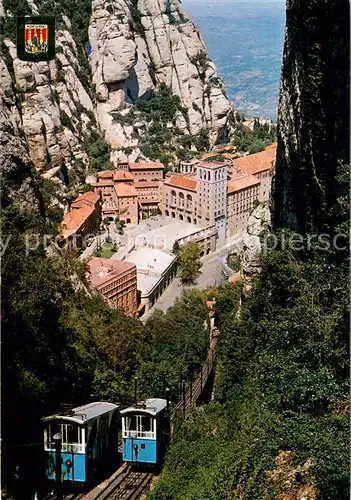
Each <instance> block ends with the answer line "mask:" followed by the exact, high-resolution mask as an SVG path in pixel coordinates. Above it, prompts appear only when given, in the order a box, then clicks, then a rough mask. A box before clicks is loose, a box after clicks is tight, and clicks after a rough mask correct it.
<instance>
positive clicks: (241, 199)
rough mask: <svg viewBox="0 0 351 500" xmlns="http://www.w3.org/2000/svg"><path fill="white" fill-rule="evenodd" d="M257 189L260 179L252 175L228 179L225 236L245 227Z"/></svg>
mask: <svg viewBox="0 0 351 500" xmlns="http://www.w3.org/2000/svg"><path fill="white" fill-rule="evenodd" d="M259 189H260V180H259V179H258V178H257V177H256V176H254V175H243V176H242V177H237V178H234V179H232V180H230V181H228V191H227V228H226V230H227V237H228V236H229V237H230V236H233V235H234V234H236V233H239V232H240V231H244V230H245V229H246V227H247V224H248V221H249V216H250V213H251V211H252V209H253V207H254V202H255V200H257V199H258V196H259Z"/></svg>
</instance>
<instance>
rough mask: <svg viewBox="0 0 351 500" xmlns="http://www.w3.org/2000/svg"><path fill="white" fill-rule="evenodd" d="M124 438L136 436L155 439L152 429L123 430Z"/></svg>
mask: <svg viewBox="0 0 351 500" xmlns="http://www.w3.org/2000/svg"><path fill="white" fill-rule="evenodd" d="M123 437H124V438H134V439H135V438H137V439H139V438H140V439H143V438H144V439H155V433H154V432H152V431H124V433H123Z"/></svg>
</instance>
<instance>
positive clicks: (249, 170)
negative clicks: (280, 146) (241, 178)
mask: <svg viewBox="0 0 351 500" xmlns="http://www.w3.org/2000/svg"><path fill="white" fill-rule="evenodd" d="M276 151H277V143H276V142H275V143H273V144H271V145H270V146H267V147H266V149H265V150H264V151H261V152H260V153H255V154H253V155H248V156H243V157H241V158H237V159H235V160H234V167H235V168H238V169H240V170H241V171H242V172H245V173H246V174H258V173H260V172H263V171H265V170H271V168H272V166H273V161H274V159H275V155H276Z"/></svg>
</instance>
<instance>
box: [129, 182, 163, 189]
mask: <svg viewBox="0 0 351 500" xmlns="http://www.w3.org/2000/svg"><path fill="white" fill-rule="evenodd" d="M134 186H135V187H136V189H138V188H143V187H159V186H160V183H159V181H150V182H149V181H135V182H134Z"/></svg>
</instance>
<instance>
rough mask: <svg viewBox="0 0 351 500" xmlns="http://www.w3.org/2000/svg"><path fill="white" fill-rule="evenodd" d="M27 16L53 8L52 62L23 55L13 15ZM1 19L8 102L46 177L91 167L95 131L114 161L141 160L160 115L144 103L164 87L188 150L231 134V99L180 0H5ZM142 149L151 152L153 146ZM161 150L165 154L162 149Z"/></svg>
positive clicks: (171, 121)
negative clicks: (194, 139) (197, 139)
mask: <svg viewBox="0 0 351 500" xmlns="http://www.w3.org/2000/svg"><path fill="white" fill-rule="evenodd" d="M24 14H33V15H34V14H55V17H56V28H57V29H56V59H55V60H54V61H50V62H48V63H46V62H41V63H28V62H22V61H19V59H18V58H17V57H16V47H15V44H14V41H15V40H14V37H13V35H14V30H13V28H14V26H15V25H14V22H13V19H14V18H13V16H15V15H24ZM0 16H3V17H4V18H5V22H4V24H5V38H4V43H3V46H2V51H1V63H0V64H1V66H0V78H1V81H0V85H1V87H2V89H3V93H4V99H5V100H6V103H7V106H10V107H11V108H12V110H13V112H14V113H15V114H17V115H19V117H18V120H19V121H20V122H21V128H22V130H23V133H24V135H25V137H26V140H27V142H28V146H29V151H30V156H31V159H32V161H33V163H34V166H35V168H36V169H37V170H38V171H39V172H41V173H44V174H45V175H46V176H49V177H50V176H53V175H59V174H60V172H62V170H63V169H65V168H66V167H67V168H68V169H70V167H72V165H74V164H75V159H77V158H78V159H82V160H83V161H84V162H85V163H88V162H89V157H87V156H86V155H85V153H84V151H85V150H86V147H85V146H86V143H87V141H88V142H89V137H90V136H91V134H92V133H93V132H94V131H98V132H99V133H100V134H101V135H102V136H103V137H104V138H105V139H106V141H107V142H108V144H109V145H110V151H111V159H112V160H117V159H119V158H120V157H121V154H122V153H123V151H124V153H125V152H127V154H130V155H131V156H132V159H135V158H136V157H137V156H138V155H140V150H139V149H138V147H139V146H140V144H141V143H144V145H145V144H146V143H147V142H148V139H149V136H150V134H149V129H150V127H152V126H154V125H155V123H154V122H155V121H156V122H157V121H158V122H159V121H160V120H159V116H157V114H156V117H155V112H153V107H152V105H150V107H149V108H151V112H150V109H149V108H147V109H146V106H145V103H146V104H148V103H150V102H151V103H152V102H153V98H154V96H155V95H156V96H157V92H158V91H159V89H160V85H161V86H162V84H164V86H163V89H167V92H168V97H167V96H166V97H167V98H168V101H167V98H165V97H164V96H165V92H164V95H162V96H161V97H162V98H163V101H162V102H163V106H164V110H163V111H164V114H163V116H162V122H163V123H162V127H163V128H164V129H170V128H172V127H173V128H174V127H176V128H175V130H176V131H177V133H176V134H175V135H174V137H175V138H176V139H177V138H178V139H179V141H181V142H182V143H183V145H184V141H185V143H186V144H187V146H188V147H189V148H194V146H196V142H195V143H194V144H193V143H192V142H191V140H190V142H189V140H188V141H187V140H186V139H184V137H186V136H188V137H189V136H190V134H191V135H192V136H198V137H200V138H204V137H206V140H207V139H208V140H209V141H210V142H211V143H212V144H214V143H217V142H219V141H221V140H222V139H225V138H226V136H227V134H228V127H227V125H228V117H229V116H230V105H229V103H228V100H227V98H226V96H225V93H224V91H223V89H222V83H221V80H220V79H219V77H218V75H217V73H216V68H215V66H214V64H213V63H212V62H211V61H210V60H209V58H208V55H207V52H206V48H205V46H204V44H203V41H202V39H201V36H200V33H199V31H198V30H197V29H196V27H195V26H194V25H193V24H192V22H191V21H190V20H189V18H188V17H187V16H186V14H185V13H184V12H183V11H182V10H181V9H180V7H179V5H178V1H170V0H167V1H165V0H139V1H135V0H106V1H105V0H92V2H91V1H90V0H87V2H84V1H83V2H81V3H77V2H76V1H74V0H73V1H72V2H60V3H59V4H57V3H52V2H51V0H31V1H30V2H28V4H27V3H26V0H21V1H20V0H4V4H3V5H1V6H0ZM161 88H162V87H161ZM143 103H144V105H143ZM155 107H156V108H158V107H159V102H158V101H157V102H155V105H154V108H155ZM167 109H169V110H170V111H169V113H168V116H167ZM161 111H162V110H161ZM157 125H158V123H157ZM154 128H155V127H154ZM174 137H173V138H172V140H171V139H169V143H170V145H171V149H172V150H173V151H175V150H176V147H177V144H175V142H176V140H175V139H174ZM153 138H154V142H156V143H157V142H159V143H160V142H165V140H164V137H163V136H156V138H155V137H154V136H153ZM90 143H91V141H90ZM143 152H144V156H150V155H152V151H151V152H150V155H148V154H147V153H148V152H149V149H148V148H146V149H144V151H143ZM153 155H154V156H155V155H156V156H157V155H158V156H160V151H159V149H157V150H156V151H155V150H154V152H153ZM124 156H125V155H124Z"/></svg>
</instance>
